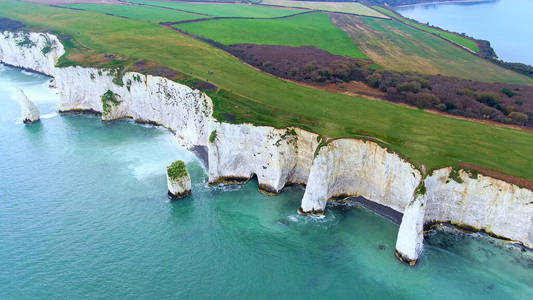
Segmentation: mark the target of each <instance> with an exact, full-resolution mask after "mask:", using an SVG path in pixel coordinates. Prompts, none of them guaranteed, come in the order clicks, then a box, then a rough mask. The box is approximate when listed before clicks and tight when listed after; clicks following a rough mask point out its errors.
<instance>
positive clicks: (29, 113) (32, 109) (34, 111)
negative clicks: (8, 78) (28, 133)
mask: <svg viewBox="0 0 533 300" xmlns="http://www.w3.org/2000/svg"><path fill="white" fill-rule="evenodd" d="M17 99H18V101H19V104H20V112H21V115H22V121H23V122H24V123H26V124H31V123H34V122H37V121H39V109H38V108H37V106H35V104H33V102H31V101H30V99H28V97H27V96H26V94H24V91H23V90H22V89H20V88H18V89H17Z"/></svg>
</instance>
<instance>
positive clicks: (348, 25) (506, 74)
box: [331, 15, 532, 84]
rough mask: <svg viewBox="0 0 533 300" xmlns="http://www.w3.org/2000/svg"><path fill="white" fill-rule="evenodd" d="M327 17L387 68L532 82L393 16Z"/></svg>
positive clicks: (477, 78)
mask: <svg viewBox="0 0 533 300" xmlns="http://www.w3.org/2000/svg"><path fill="white" fill-rule="evenodd" d="M331 20H332V22H333V24H335V25H336V26H338V27H339V28H341V29H342V30H344V32H345V33H346V34H348V35H349V36H350V37H351V38H352V40H353V42H354V43H355V44H356V45H357V46H358V47H359V48H360V49H361V51H363V53H364V54H365V55H366V56H368V57H369V58H370V59H372V60H373V61H374V62H375V63H377V64H378V65H380V66H383V67H385V68H388V69H393V70H396V71H402V72H403V71H415V72H420V73H424V74H441V75H448V76H455V77H459V78H465V79H472V80H479V81H486V82H497V81H501V82H513V83H524V84H531V82H532V80H531V79H530V78H528V77H526V76H523V75H520V74H518V73H515V72H512V71H510V70H507V69H504V68H501V67H499V66H497V65H495V64H492V63H490V62H488V61H486V60H484V59H482V58H480V57H478V56H476V55H474V54H472V53H469V52H467V51H464V50H462V49H460V48H458V47H456V46H454V45H453V44H451V43H449V42H447V41H445V40H443V39H440V38H438V37H436V36H434V35H432V34H429V33H427V32H424V31H420V30H417V29H415V28H412V27H409V26H407V25H405V24H403V23H400V22H398V21H396V20H380V19H376V18H366V17H358V16H350V15H332V16H331Z"/></svg>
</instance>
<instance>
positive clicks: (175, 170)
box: [167, 160, 188, 180]
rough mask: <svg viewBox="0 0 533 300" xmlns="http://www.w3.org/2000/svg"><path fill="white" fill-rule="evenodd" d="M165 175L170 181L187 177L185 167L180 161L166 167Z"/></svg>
mask: <svg viewBox="0 0 533 300" xmlns="http://www.w3.org/2000/svg"><path fill="white" fill-rule="evenodd" d="M167 174H168V177H169V178H170V179H173V180H177V179H180V178H182V177H185V176H187V175H188V173H187V167H185V163H184V162H183V161H181V160H177V161H175V162H173V163H171V164H170V166H168V167H167Z"/></svg>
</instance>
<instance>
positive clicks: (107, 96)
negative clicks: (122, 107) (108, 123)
mask: <svg viewBox="0 0 533 300" xmlns="http://www.w3.org/2000/svg"><path fill="white" fill-rule="evenodd" d="M117 96H118V95H117V94H115V93H113V92H112V91H110V90H107V92H105V93H104V94H103V95H102V110H103V112H104V114H108V113H110V112H111V108H112V107H113V106H115V105H119V104H120V101H119V100H118V98H117Z"/></svg>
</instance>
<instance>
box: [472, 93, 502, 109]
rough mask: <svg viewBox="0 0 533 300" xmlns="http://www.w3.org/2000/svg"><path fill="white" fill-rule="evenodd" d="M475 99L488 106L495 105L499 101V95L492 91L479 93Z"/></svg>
mask: <svg viewBox="0 0 533 300" xmlns="http://www.w3.org/2000/svg"><path fill="white" fill-rule="evenodd" d="M476 100H477V101H478V102H481V103H483V104H487V105H488V106H496V105H497V104H499V103H500V101H501V97H500V95H498V94H496V93H492V92H485V93H479V94H477V95H476Z"/></svg>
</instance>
